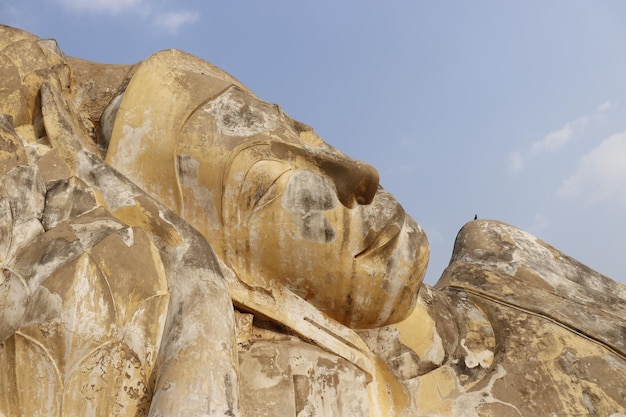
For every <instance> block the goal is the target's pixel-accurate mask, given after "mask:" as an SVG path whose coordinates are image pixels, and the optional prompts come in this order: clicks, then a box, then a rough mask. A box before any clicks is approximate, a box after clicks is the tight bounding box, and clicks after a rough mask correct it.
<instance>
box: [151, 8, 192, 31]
mask: <svg viewBox="0 0 626 417" xmlns="http://www.w3.org/2000/svg"><path fill="white" fill-rule="evenodd" d="M199 18H200V15H199V14H198V13H193V12H190V11H187V10H179V11H171V12H166V13H160V14H158V15H157V16H156V17H155V19H154V24H155V26H157V27H159V28H162V29H165V30H167V31H168V32H170V33H177V32H178V29H179V28H180V27H181V26H184V25H189V24H193V23H195V22H196V21H197V20H198V19H199Z"/></svg>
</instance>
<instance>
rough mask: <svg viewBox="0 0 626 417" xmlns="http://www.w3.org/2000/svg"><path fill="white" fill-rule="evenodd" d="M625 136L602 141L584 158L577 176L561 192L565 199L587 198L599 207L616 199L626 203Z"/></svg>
mask: <svg viewBox="0 0 626 417" xmlns="http://www.w3.org/2000/svg"><path fill="white" fill-rule="evenodd" d="M625 155H626V132H622V133H618V134H615V135H613V136H610V137H609V138H607V139H605V140H603V141H602V142H601V143H600V144H599V145H598V146H597V147H596V148H594V149H593V150H591V151H590V152H589V153H587V154H585V155H584V156H583V157H582V158H581V159H580V162H579V164H578V169H577V171H576V173H575V174H574V175H572V176H571V177H569V178H567V179H566V180H565V181H564V182H563V184H562V185H561V187H560V188H559V190H558V194H559V195H561V196H565V197H584V198H585V199H586V200H587V201H588V202H590V203H597V202H599V201H603V200H606V199H609V198H613V197H617V198H618V199H621V200H622V202H624V203H626V163H625V162H624V156H625Z"/></svg>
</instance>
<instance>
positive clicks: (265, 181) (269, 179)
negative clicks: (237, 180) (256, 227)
mask: <svg viewBox="0 0 626 417" xmlns="http://www.w3.org/2000/svg"><path fill="white" fill-rule="evenodd" d="M291 168H292V167H291V165H290V164H288V163H285V162H282V161H276V160H270V159H264V160H260V161H257V162H255V163H254V164H253V165H252V166H251V167H250V169H248V171H247V172H246V175H245V177H244V180H243V184H242V186H241V192H240V195H239V207H240V208H241V209H243V210H242V211H243V212H245V213H246V215H245V216H244V218H246V219H247V218H248V217H249V216H250V215H251V214H252V213H253V212H255V211H256V210H259V209H261V208H263V207H265V206H267V205H268V204H270V203H271V202H272V201H274V200H276V198H278V197H279V196H280V195H281V193H282V190H284V187H285V186H286V184H287V182H288V180H289V175H286V174H288V173H289V172H290V171H291Z"/></svg>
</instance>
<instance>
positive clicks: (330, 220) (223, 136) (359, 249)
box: [177, 87, 427, 327]
mask: <svg viewBox="0 0 626 417" xmlns="http://www.w3.org/2000/svg"><path fill="white" fill-rule="evenodd" d="M177 154H178V158H177V163H178V173H179V174H178V175H179V178H181V179H183V180H182V181H181V183H184V184H187V185H188V186H190V187H188V188H186V189H185V190H184V193H183V194H184V195H187V197H184V198H183V201H184V202H185V204H184V205H185V206H187V203H186V202H188V201H193V200H192V196H191V194H193V192H190V191H192V190H200V189H202V190H210V192H204V195H207V196H208V195H211V196H212V198H207V199H204V201H203V203H202V204H201V206H200V207H194V208H193V209H192V210H191V212H193V213H195V214H194V215H193V216H192V215H191V213H190V214H183V216H184V217H185V218H187V220H189V218H190V217H194V219H193V220H191V222H192V223H193V224H194V225H195V226H196V227H197V228H198V229H199V230H200V231H201V232H203V233H204V234H205V236H207V237H208V238H209V241H211V242H212V243H213V244H214V247H215V249H216V251H217V252H218V253H219V254H220V255H222V256H223V258H224V259H225V260H226V261H227V263H228V264H229V265H230V266H231V267H232V268H233V269H234V270H235V271H236V272H237V275H238V277H239V278H240V279H241V280H242V281H244V282H245V283H246V284H248V285H250V286H254V287H267V286H269V285H272V284H279V285H283V286H286V287H287V288H289V289H290V290H291V291H293V292H295V293H296V294H298V295H300V296H301V297H303V298H305V299H306V300H308V301H310V302H311V303H313V304H314V305H315V306H317V307H318V308H320V309H321V310H322V311H324V312H326V313H327V314H329V315H330V316H332V317H333V318H335V319H337V320H339V321H340V322H342V323H345V324H348V325H350V326H352V327H371V326H380V325H384V324H386V323H388V322H394V321H398V320H400V319H402V318H403V317H404V316H405V315H406V314H407V312H409V311H410V310H411V308H412V306H413V303H414V300H415V296H416V294H417V290H418V287H419V284H420V283H421V280H422V276H423V273H424V269H425V262H426V261H425V258H426V257H427V243H426V238H425V236H424V234H423V232H422V230H421V229H420V228H419V226H417V224H416V223H415V222H414V221H413V220H412V219H411V218H410V217H408V216H407V215H406V214H405V213H404V211H403V209H402V207H401V206H400V205H399V204H398V203H397V201H396V200H395V199H394V198H393V197H392V196H391V195H390V194H389V193H388V192H386V191H385V190H384V189H383V188H382V187H380V186H379V184H378V173H377V171H376V170H375V169H374V168H373V167H371V166H369V165H367V164H364V163H362V162H360V161H355V160H353V159H351V158H349V157H347V156H345V155H343V154H342V153H340V152H339V151H337V150H336V149H333V148H332V147H330V146H328V145H327V144H326V143H324V142H323V141H322V140H321V139H319V137H317V135H315V133H314V132H313V131H312V130H311V129H310V128H308V127H306V126H304V125H302V124H299V123H296V122H294V121H293V120H291V119H290V118H289V117H287V116H286V115H285V114H284V113H282V111H281V110H280V109H279V108H278V107H276V106H272V105H269V104H267V103H264V102H262V101H260V100H258V99H256V98H254V97H253V96H251V95H249V94H248V93H246V92H245V91H243V90H241V89H239V88H236V87H230V88H228V89H226V90H225V91H223V92H222V93H221V94H219V95H218V96H217V97H215V98H213V99H211V100H209V101H207V102H205V103H204V104H203V105H201V106H199V107H198V108H197V109H196V110H195V112H194V113H193V114H192V115H191V116H190V117H189V119H188V120H187V122H186V124H185V127H184V128H183V129H182V130H181V142H180V145H179V147H178V151H177ZM194 167H195V168H194ZM190 173H192V174H191V175H190ZM207 206H210V207H211V208H210V209H209V210H208V211H210V212H211V213H213V216H210V215H209V216H206V215H205V216H200V218H198V214H199V213H200V212H201V211H202V210H203V209H204V212H207V209H206V207H207ZM211 217H213V218H211ZM272 281H273V282H272Z"/></svg>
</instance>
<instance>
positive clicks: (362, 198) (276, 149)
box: [270, 142, 379, 208]
mask: <svg viewBox="0 0 626 417" xmlns="http://www.w3.org/2000/svg"><path fill="white" fill-rule="evenodd" d="M270 146H271V149H272V152H273V153H274V155H276V156H277V157H278V158H279V159H281V160H290V159H291V160H293V159H294V158H297V157H301V158H303V159H304V160H306V163H307V164H312V165H315V166H316V167H317V168H318V169H319V170H320V171H321V172H322V173H323V174H325V175H327V176H328V177H329V178H330V179H332V180H333V182H334V183H335V188H336V189H337V197H338V198H339V201H340V202H341V204H343V205H344V206H345V207H347V208H353V207H354V205H355V204H360V205H367V204H370V203H371V202H372V201H373V200H374V196H375V195H376V191H377V190H378V182H379V177H378V171H376V168H374V167H373V166H371V165H369V164H366V163H365V162H361V161H357V160H356V159H352V158H350V157H348V156H346V155H343V154H342V153H340V152H337V151H335V150H332V151H329V150H328V149H315V150H312V149H305V148H302V147H298V146H294V145H293V144H290V143H285V142H273V143H272V144H271V145H270Z"/></svg>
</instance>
